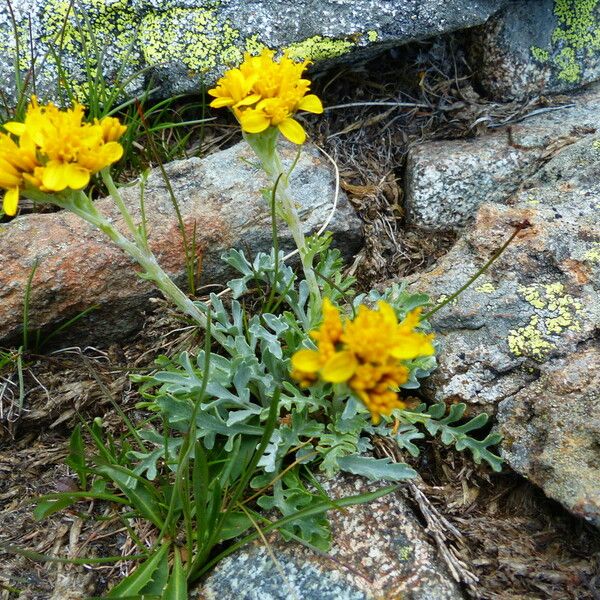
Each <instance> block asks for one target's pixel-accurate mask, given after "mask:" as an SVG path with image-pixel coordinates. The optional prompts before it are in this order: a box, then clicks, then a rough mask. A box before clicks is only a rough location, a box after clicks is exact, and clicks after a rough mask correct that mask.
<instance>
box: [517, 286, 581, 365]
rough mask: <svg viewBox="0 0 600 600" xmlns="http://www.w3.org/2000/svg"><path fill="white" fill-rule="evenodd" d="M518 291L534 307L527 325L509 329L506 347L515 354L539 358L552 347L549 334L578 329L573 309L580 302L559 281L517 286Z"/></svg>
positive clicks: (576, 310) (578, 306) (577, 310)
mask: <svg viewBox="0 0 600 600" xmlns="http://www.w3.org/2000/svg"><path fill="white" fill-rule="evenodd" d="M519 294H520V295H521V296H522V298H523V299H524V300H525V301H526V302H528V303H529V304H530V305H531V306H533V308H534V309H535V313H534V314H533V315H532V316H531V318H530V319H529V322H528V323H527V325H525V326H523V327H518V328H517V329H512V330H511V331H510V332H509V334H508V347H509V349H510V351H511V352H512V353H513V354H514V355H515V356H526V357H529V358H533V359H535V360H538V361H543V360H544V359H545V358H546V356H547V355H548V353H549V352H550V351H551V350H552V349H553V348H554V347H555V340H554V339H553V336H557V335H560V334H562V333H563V332H565V331H575V332H577V331H581V325H580V323H579V320H578V319H577V313H578V312H579V311H580V310H581V308H582V304H581V302H580V301H579V300H577V299H575V298H573V296H571V295H570V294H567V293H566V292H565V286H564V285H563V284H562V283H559V282H557V283H548V284H536V285H528V286H519Z"/></svg>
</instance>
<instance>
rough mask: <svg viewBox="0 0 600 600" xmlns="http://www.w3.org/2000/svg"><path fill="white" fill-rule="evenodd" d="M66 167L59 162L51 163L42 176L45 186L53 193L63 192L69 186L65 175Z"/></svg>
mask: <svg viewBox="0 0 600 600" xmlns="http://www.w3.org/2000/svg"><path fill="white" fill-rule="evenodd" d="M65 166H66V165H64V164H63V163H59V162H52V161H51V162H49V163H48V164H47V165H46V167H45V168H44V172H43V174H42V184H43V186H44V187H45V188H46V189H47V190H49V191H51V192H62V191H63V190H64V189H65V188H66V187H67V186H68V185H69V184H68V183H67V177H66V174H65Z"/></svg>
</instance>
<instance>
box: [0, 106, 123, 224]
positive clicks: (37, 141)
mask: <svg viewBox="0 0 600 600" xmlns="http://www.w3.org/2000/svg"><path fill="white" fill-rule="evenodd" d="M83 119H84V108H83V106H82V105H81V104H75V106H74V107H73V108H70V109H67V110H60V109H59V108H57V107H56V106H55V105H54V104H52V103H49V104H47V105H43V106H41V105H40V104H39V103H38V101H37V99H36V98H35V97H33V98H32V100H31V103H30V104H29V106H28V108H27V113H26V115H25V120H24V122H23V123H21V122H17V121H11V122H8V123H5V124H4V129H6V131H8V132H9V134H12V135H13V136H15V137H16V138H18V143H17V142H15V141H14V139H13V138H11V137H10V135H7V134H5V133H0V188H3V189H5V190H7V192H6V194H5V196H4V203H3V207H4V211H5V212H6V213H7V214H8V215H14V214H15V213H16V210H17V205H18V198H19V190H20V189H22V188H24V187H25V186H26V185H30V186H32V187H35V188H38V189H40V190H41V191H43V192H61V191H63V190H65V189H71V190H79V189H82V188H84V187H85V186H86V185H87V184H88V183H89V181H90V177H91V176H92V175H93V174H94V173H97V172H98V171H100V170H102V169H104V168H105V167H107V166H108V165H110V164H112V163H114V162H116V161H118V160H119V159H120V158H121V156H122V155H123V148H122V146H121V144H119V143H118V141H117V140H118V139H119V138H120V137H121V136H122V135H123V133H124V132H125V130H126V129H127V128H126V126H124V125H121V123H120V122H119V120H118V119H115V118H114V117H104V118H103V119H100V120H98V119H95V120H94V122H93V123H86V122H84V120H83Z"/></svg>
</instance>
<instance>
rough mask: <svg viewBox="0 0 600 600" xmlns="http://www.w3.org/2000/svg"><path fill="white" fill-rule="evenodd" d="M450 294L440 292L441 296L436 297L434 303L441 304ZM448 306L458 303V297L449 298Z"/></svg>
mask: <svg viewBox="0 0 600 600" xmlns="http://www.w3.org/2000/svg"><path fill="white" fill-rule="evenodd" d="M449 297H450V296H448V294H442V295H441V296H439V297H438V299H437V300H436V302H435V303H436V304H442V302H445V301H446V300H448V298H449ZM448 304H449V305H450V306H456V305H457V304H458V298H454V300H451V301H450V302H449V303H448Z"/></svg>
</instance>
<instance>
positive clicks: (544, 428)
mask: <svg viewBox="0 0 600 600" xmlns="http://www.w3.org/2000/svg"><path fill="white" fill-rule="evenodd" d="M599 405H600V347H599V345H598V344H586V345H583V346H581V347H580V348H578V349H577V351H576V352H574V353H573V354H572V355H570V356H566V357H565V358H562V359H560V360H556V361H554V362H553V363H552V364H550V365H548V368H547V369H545V372H544V373H543V375H542V376H541V377H540V379H539V380H537V381H535V382H533V383H532V384H531V385H529V386H527V387H526V388H524V389H523V390H521V391H520V392H518V393H517V394H515V395H514V396H512V397H510V398H507V399H506V400H505V401H503V402H501V403H500V405H499V407H498V430H499V431H500V433H502V435H503V436H504V441H503V443H502V447H503V454H504V456H505V458H506V459H507V461H508V463H509V464H510V466H511V467H512V468H513V469H515V470H516V471H518V472H519V473H522V474H523V475H525V476H526V477H527V478H528V479H530V480H531V481H532V482H533V483H535V484H537V485H539V486H540V487H542V488H543V489H544V491H545V492H546V494H547V495H548V496H550V497H551V498H555V499H557V500H559V501H560V502H562V503H563V504H564V505H565V506H566V507H567V508H568V509H569V510H570V511H571V512H573V513H574V514H576V515H578V516H580V517H583V518H585V519H587V520H589V521H590V522H592V523H594V524H595V525H596V526H597V527H600V469H598V462H599V460H600V416H599V415H598V406H599Z"/></svg>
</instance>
